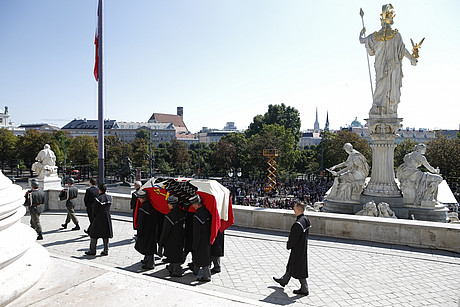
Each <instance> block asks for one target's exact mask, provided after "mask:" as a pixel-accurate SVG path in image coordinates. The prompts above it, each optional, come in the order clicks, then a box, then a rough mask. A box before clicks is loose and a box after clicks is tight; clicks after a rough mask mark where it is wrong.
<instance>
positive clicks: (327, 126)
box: [324, 111, 329, 131]
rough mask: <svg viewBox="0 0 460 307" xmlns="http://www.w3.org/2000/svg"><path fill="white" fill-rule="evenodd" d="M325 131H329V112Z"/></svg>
mask: <svg viewBox="0 0 460 307" xmlns="http://www.w3.org/2000/svg"><path fill="white" fill-rule="evenodd" d="M324 130H325V131H329V111H327V113H326V125H325V126H324Z"/></svg>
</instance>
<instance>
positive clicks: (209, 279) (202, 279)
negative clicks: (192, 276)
mask: <svg viewBox="0 0 460 307" xmlns="http://www.w3.org/2000/svg"><path fill="white" fill-rule="evenodd" d="M196 280H198V281H201V282H210V281H211V278H205V277H200V278H197V279H196Z"/></svg>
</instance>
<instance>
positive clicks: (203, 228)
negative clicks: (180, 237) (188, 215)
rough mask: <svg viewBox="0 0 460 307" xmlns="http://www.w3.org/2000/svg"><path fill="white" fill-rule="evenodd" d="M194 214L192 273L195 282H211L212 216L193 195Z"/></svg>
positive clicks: (198, 198) (191, 200) (197, 197)
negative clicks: (194, 275)
mask: <svg viewBox="0 0 460 307" xmlns="http://www.w3.org/2000/svg"><path fill="white" fill-rule="evenodd" d="M190 202H191V203H192V206H193V208H195V209H196V213H195V215H194V217H193V244H192V255H193V265H194V269H193V273H194V274H197V280H198V281H202V282H208V281H211V269H210V264H211V222H212V215H211V213H210V212H209V211H208V209H206V207H205V206H203V204H202V202H201V199H200V197H199V196H198V195H195V196H194V197H192V198H191V199H190Z"/></svg>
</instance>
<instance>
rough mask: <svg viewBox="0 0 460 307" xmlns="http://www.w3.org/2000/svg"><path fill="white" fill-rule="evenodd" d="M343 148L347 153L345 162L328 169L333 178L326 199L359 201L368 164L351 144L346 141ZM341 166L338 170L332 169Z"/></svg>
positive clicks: (347, 201) (367, 171)
mask: <svg viewBox="0 0 460 307" xmlns="http://www.w3.org/2000/svg"><path fill="white" fill-rule="evenodd" d="M343 149H344V150H345V151H346V152H347V153H348V158H347V160H346V161H345V162H342V163H340V164H337V165H335V166H333V167H331V168H329V169H327V170H328V171H329V172H331V173H332V175H333V176H336V177H335V178H334V184H333V185H332V188H331V190H330V192H329V194H328V195H327V196H326V200H328V201H335V202H345V203H356V202H358V203H359V197H360V195H361V193H362V191H363V189H364V183H365V180H366V177H367V175H368V174H369V164H367V161H366V158H365V157H364V156H363V155H362V154H361V153H360V152H359V151H357V150H356V149H353V145H351V144H350V143H346V144H345V145H344V146H343ZM337 168H342V169H341V170H339V171H337V172H336V171H334V170H335V169H337Z"/></svg>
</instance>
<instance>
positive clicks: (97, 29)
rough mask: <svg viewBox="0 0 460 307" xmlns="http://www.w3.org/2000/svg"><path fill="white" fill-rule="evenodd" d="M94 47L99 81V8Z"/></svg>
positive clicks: (97, 79)
mask: <svg viewBox="0 0 460 307" xmlns="http://www.w3.org/2000/svg"><path fill="white" fill-rule="evenodd" d="M94 45H96V55H95V61H94V78H95V79H96V81H99V6H98V7H97V26H96V35H95V38H94Z"/></svg>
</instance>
